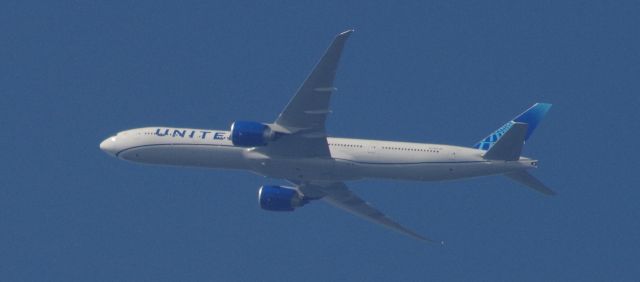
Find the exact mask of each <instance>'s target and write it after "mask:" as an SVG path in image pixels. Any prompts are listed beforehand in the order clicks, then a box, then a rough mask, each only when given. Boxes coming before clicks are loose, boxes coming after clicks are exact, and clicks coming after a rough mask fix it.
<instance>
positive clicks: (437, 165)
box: [100, 127, 536, 181]
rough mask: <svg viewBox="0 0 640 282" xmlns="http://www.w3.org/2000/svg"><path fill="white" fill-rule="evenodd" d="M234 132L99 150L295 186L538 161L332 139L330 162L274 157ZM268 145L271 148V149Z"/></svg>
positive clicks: (195, 132) (153, 135) (122, 140)
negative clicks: (241, 142)
mask: <svg viewBox="0 0 640 282" xmlns="http://www.w3.org/2000/svg"><path fill="white" fill-rule="evenodd" d="M229 134H230V132H229V131H225V130H205V129H188V128H168V127H147V128H139V129H132V130H127V131H123V132H120V133H118V134H117V135H116V136H113V137H110V138H108V139H106V140H105V141H104V142H102V143H101V144H100V147H101V148H102V149H103V150H105V151H106V152H108V153H110V154H112V155H114V156H115V157H117V158H120V159H124V160H128V161H132V162H140V163H148V164H158V165H175V166H196V167H209V168H224V169H239V170H249V171H252V172H255V173H257V174H260V175H264V176H267V177H273V178H281V179H288V180H296V181H305V180H316V181H322V180H327V181H346V180H357V179H364V178H384V179H403V180H417V181H437V180H448V179H459V178H467V177H476V176H483V175H492V174H501V173H506V172H510V171H513V170H519V169H523V168H534V167H536V161H535V160H531V159H529V158H524V157H521V158H520V159H519V160H516V161H492V160H486V159H484V158H483V157H482V155H483V154H484V153H485V151H482V150H478V149H473V148H466V147H459V146H450V145H438V144H426V143H409V142H394V141H380V140H366V139H350V138H333V137H328V138H327V142H328V144H329V149H330V152H331V158H286V157H281V158H280V157H269V156H267V155H266V154H263V153H262V152H261V148H262V147H255V148H245V147H237V146H234V145H233V144H232V142H231V140H230V138H229ZM267 146H268V145H267Z"/></svg>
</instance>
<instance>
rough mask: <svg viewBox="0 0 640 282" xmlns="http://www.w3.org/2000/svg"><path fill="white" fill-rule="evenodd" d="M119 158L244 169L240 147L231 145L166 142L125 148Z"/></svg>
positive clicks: (150, 162)
mask: <svg viewBox="0 0 640 282" xmlns="http://www.w3.org/2000/svg"><path fill="white" fill-rule="evenodd" d="M118 157H120V158H122V159H125V160H128V161H132V162H140V163H147V164H158V165H176V166H196V167H211V168H230V169H244V168H246V162H245V161H244V158H243V157H242V149H241V148H235V147H231V146H208V145H195V144H166V145H153V146H140V147H137V148H131V149H128V150H125V151H123V152H121V153H120V154H119V156H118Z"/></svg>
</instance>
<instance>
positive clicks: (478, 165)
mask: <svg viewBox="0 0 640 282" xmlns="http://www.w3.org/2000/svg"><path fill="white" fill-rule="evenodd" d="M352 32H353V30H347V31H344V32H342V33H340V34H338V35H337V36H336V37H335V38H334V40H333V42H332V43H331V45H330V46H329V48H328V49H327V50H326V51H325V53H324V55H323V56H322V58H321V59H320V61H319V62H318V63H317V64H316V65H315V67H314V68H313V70H312V71H311V73H310V74H309V76H308V77H307V78H306V80H305V81H304V82H303V83H302V85H301V86H300V88H299V89H298V90H297V92H296V94H295V95H294V96H293V98H292V99H291V100H290V101H289V103H288V104H287V105H286V106H285V108H284V109H283V110H282V112H281V113H280V114H279V115H278V117H277V118H276V119H275V121H273V122H272V123H264V122H256V121H243V120H237V121H235V122H233V123H232V124H231V128H230V129H229V130H215V129H193V128H173V127H163V126H158V127H145V128H137V129H131V130H126V131H122V132H118V133H117V134H116V135H115V136H111V137H109V138H107V139H105V140H104V141H102V142H101V143H100V149H101V150H103V151H104V152H106V153H108V154H109V155H111V156H114V157H116V158H118V159H123V160H127V161H131V162H137V163H144V164H155V165H172V166H189V167H207V168H222V169H234V170H248V171H251V172H254V173H256V174H258V175H262V176H265V177H269V178H273V179H282V180H285V181H287V182H288V183H289V184H288V185H263V186H261V187H260V188H259V189H258V202H259V205H260V207H261V208H262V209H265V210H269V211H293V210H295V209H297V208H300V207H302V206H304V205H306V204H308V203H310V202H313V201H316V200H323V201H325V202H328V203H329V204H331V205H334V206H336V207H338V208H341V209H343V210H346V211H348V212H350V213H353V214H355V215H358V216H360V217H363V218H364V219H367V220H370V221H372V222H374V223H378V224H381V225H383V226H385V227H388V228H390V229H393V230H395V231H398V232H400V233H403V234H405V235H408V236H411V237H413V238H416V239H420V240H424V241H428V242H434V243H438V241H435V240H433V239H430V238H428V237H425V236H423V235H420V234H418V233H416V232H414V231H412V230H410V229H408V228H406V227H404V226H402V225H400V224H398V223H397V222H395V221H393V220H392V219H391V218H389V217H388V216H386V215H385V214H383V213H382V212H380V211H379V210H377V209H376V208H375V207H373V206H372V205H371V204H370V203H368V202H366V201H364V200H363V199H361V198H360V197H358V196H357V195H356V194H354V193H353V192H352V191H351V190H349V188H348V187H347V185H346V183H345V182H347V181H355V180H362V179H392V180H414V181H443V180H453V179H463V178H471V177H478V176H485V175H504V176H506V177H508V178H509V179H511V180H514V181H515V182H518V183H520V184H523V185H524V186H526V187H529V188H532V189H534V190H535V191H538V192H541V193H543V194H546V195H554V194H555V193H554V192H553V191H552V190H551V189H550V188H548V187H547V186H545V185H544V184H543V183H542V182H540V181H539V180H538V179H536V178H535V177H534V176H532V175H531V174H529V173H528V172H527V170H529V169H532V168H537V163H538V161H537V160H535V159H531V158H527V157H523V156H521V152H522V148H523V145H524V143H525V142H526V141H527V140H528V139H529V137H531V134H532V133H533V131H534V130H535V129H536V127H537V126H538V124H539V123H540V121H541V120H542V118H543V117H544V116H545V114H546V113H547V111H548V110H549V109H550V108H551V104H548V103H536V104H534V105H533V106H531V107H530V108H529V109H527V110H526V111H524V112H523V113H521V114H520V115H518V116H516V117H515V118H513V119H512V120H510V121H508V122H507V123H506V124H504V125H503V126H501V127H500V128H498V129H497V130H496V131H494V132H492V133H491V134H489V136H487V137H486V138H483V139H482V140H480V141H479V142H477V143H476V144H475V145H473V146H471V147H462V146H454V145H441V144H427V143H410V142H396V141H383V140H367V139H353V138H337V137H329V136H328V135H327V130H326V125H325V122H326V119H327V116H328V115H329V114H330V113H331V110H330V107H329V104H330V98H331V95H332V94H333V93H334V92H335V91H336V90H337V89H336V88H335V87H334V78H335V74H336V70H337V68H338V62H339V60H340V56H341V54H342V50H343V48H344V45H345V42H346V41H347V38H349V36H350V35H351V34H352ZM440 243H443V242H440Z"/></svg>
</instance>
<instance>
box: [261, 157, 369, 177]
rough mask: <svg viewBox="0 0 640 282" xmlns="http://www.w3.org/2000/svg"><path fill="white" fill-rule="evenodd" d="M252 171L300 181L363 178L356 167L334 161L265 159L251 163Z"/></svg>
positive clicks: (319, 159)
mask: <svg viewBox="0 0 640 282" xmlns="http://www.w3.org/2000/svg"><path fill="white" fill-rule="evenodd" d="M251 167H252V168H251V170H253V171H255V172H256V173H258V174H261V175H264V176H268V177H273V178H283V179H289V180H298V181H311V180H315V181H347V180H357V179H360V178H362V177H361V176H360V175H359V174H358V173H356V171H355V167H353V166H349V165H345V164H342V163H339V162H336V161H335V160H333V159H322V158H307V159H288V158H263V159H255V160H253V161H251Z"/></svg>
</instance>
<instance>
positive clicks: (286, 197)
mask: <svg viewBox="0 0 640 282" xmlns="http://www.w3.org/2000/svg"><path fill="white" fill-rule="evenodd" d="M258 201H259V202H260V207H261V208H262V209H265V210H269V211H293V210H294V209H295V208H298V207H301V206H304V205H306V204H307V203H309V200H308V199H305V197H304V196H303V195H302V194H300V192H298V190H296V189H295V188H292V187H284V186H272V185H264V186H262V187H260V189H259V190H258Z"/></svg>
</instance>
